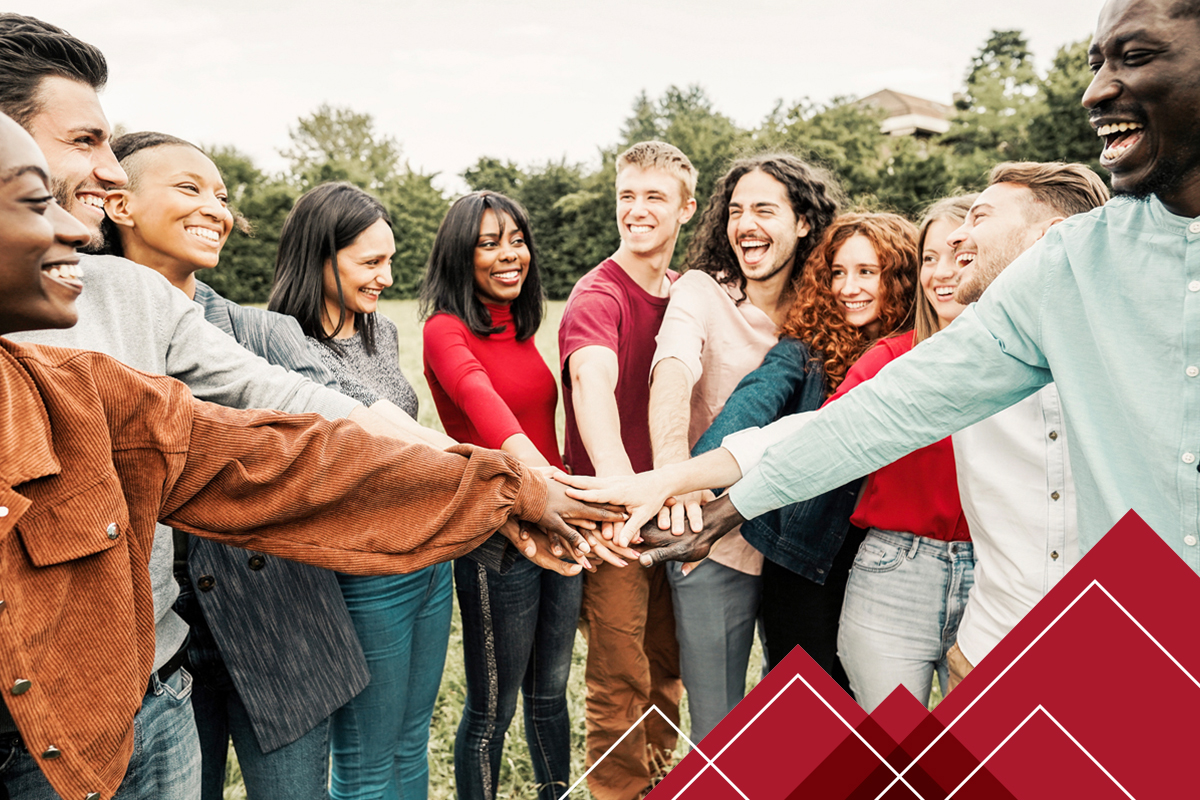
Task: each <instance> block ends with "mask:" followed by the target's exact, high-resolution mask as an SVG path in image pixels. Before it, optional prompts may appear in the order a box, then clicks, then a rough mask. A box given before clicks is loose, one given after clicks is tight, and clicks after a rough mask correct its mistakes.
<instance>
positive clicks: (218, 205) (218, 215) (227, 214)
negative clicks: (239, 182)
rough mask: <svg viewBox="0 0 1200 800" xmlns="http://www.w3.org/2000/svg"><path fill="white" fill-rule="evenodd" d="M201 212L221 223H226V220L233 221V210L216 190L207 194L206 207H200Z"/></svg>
mask: <svg viewBox="0 0 1200 800" xmlns="http://www.w3.org/2000/svg"><path fill="white" fill-rule="evenodd" d="M200 213H201V214H203V215H204V216H206V217H208V218H209V219H211V220H213V221H214V222H217V223H220V224H221V225H224V224H226V222H228V223H230V224H232V223H233V212H232V211H230V210H229V207H228V206H226V205H225V204H224V203H222V202H221V200H220V198H218V197H217V195H216V193H214V192H209V193H208V194H207V195H206V196H205V198H204V207H203V208H201V209H200Z"/></svg>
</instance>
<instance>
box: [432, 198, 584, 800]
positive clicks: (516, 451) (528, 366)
mask: <svg viewBox="0 0 1200 800" xmlns="http://www.w3.org/2000/svg"><path fill="white" fill-rule="evenodd" d="M544 304H545V301H544V298H543V296H542V288H541V279H540V276H539V272H538V259H537V251H536V249H535V247H534V243H533V232H532V231H531V230H530V226H529V218H528V215H527V214H526V213H525V209H524V208H522V207H521V205H520V204H519V203H517V202H515V201H513V200H511V199H509V198H507V197H505V196H504V195H502V194H497V193H495V192H486V191H484V192H473V193H471V194H468V195H466V196H464V197H462V198H459V199H458V200H457V201H456V202H455V203H454V204H453V205H452V206H451V207H450V210H449V211H448V212H447V214H446V218H445V219H444V220H442V224H441V227H439V228H438V233H437V238H436V239H435V240H434V244H433V250H432V252H431V253H430V256H429V265H428V268H427V270H426V273H425V278H424V281H423V282H422V284H421V312H422V315H423V316H424V317H426V322H425V329H424V353H425V376H426V378H427V379H428V381H429V387H430V389H431V391H432V393H433V399H434V402H435V403H436V404H437V408H438V414H439V416H440V417H441V420H442V425H443V426H444V427H445V428H446V432H447V433H448V434H450V435H451V436H453V437H455V438H456V439H458V440H459V441H462V442H468V443H470V444H476V445H480V446H482V447H489V448H495V449H502V450H505V451H506V452H508V453H511V454H512V455H514V456H516V457H517V458H519V459H521V460H522V461H524V462H525V463H526V464H529V465H531V466H540V467H557V468H559V469H562V466H563V462H562V457H561V455H560V452H559V446H558V438H557V434H556V431H555V410H556V408H557V405H558V387H557V385H556V384H555V381H554V375H553V374H552V373H551V372H550V369H549V367H547V366H546V363H545V361H544V360H543V359H542V356H541V354H540V353H539V352H538V349H537V346H536V344H535V343H534V338H533V337H534V334H535V333H536V332H537V330H538V326H539V325H540V323H541V321H542V314H543V311H544ZM454 577H455V586H456V591H457V594H458V604H459V610H460V612H461V614H462V623H463V651H464V663H465V667H466V677H467V697H466V704H465V707H464V709H463V716H462V719H461V721H460V722H459V726H458V735H457V737H456V739H455V744H454V775H455V784H456V787H457V791H458V796H459V797H460V798H462V800H491V799H492V798H494V797H495V796H496V792H497V782H498V780H499V776H500V766H501V761H502V757H503V751H504V737H505V733H506V731H507V730H508V727H509V724H510V723H511V721H512V717H513V714H514V713H515V711H516V705H517V697H518V695H519V694H520V695H523V698H524V708H525V739H526V741H527V742H528V744H529V751H530V754H531V756H532V760H533V770H534V775H535V777H536V780H537V783H538V797H539V798H541V800H553V798H556V797H558V796H559V795H561V794H562V793H563V792H564V791H565V790H566V789H567V787H568V786H569V785H570V723H569V720H568V717H567V700H566V691H567V678H568V675H569V674H570V668H571V649H572V646H573V644H574V641H575V624H576V620H577V618H578V616H579V603H580V599H581V597H582V589H583V583H582V576H580V575H573V576H566V575H560V574H557V573H555V572H553V571H551V570H543V569H542V568H540V567H538V566H536V565H535V564H533V563H532V562H529V561H526V560H525V559H518V560H517V561H516V563H514V564H513V566H512V567H511V568H510V569H509V570H508V571H507V572H505V573H503V574H501V573H499V572H496V571H495V570H492V569H490V568H488V567H485V566H484V565H483V564H481V563H480V562H478V561H476V560H473V559H471V558H460V559H458V560H457V561H456V562H455V564H454Z"/></svg>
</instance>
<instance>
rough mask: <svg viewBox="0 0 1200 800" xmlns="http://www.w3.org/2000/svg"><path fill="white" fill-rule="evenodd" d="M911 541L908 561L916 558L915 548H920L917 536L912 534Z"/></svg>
mask: <svg viewBox="0 0 1200 800" xmlns="http://www.w3.org/2000/svg"><path fill="white" fill-rule="evenodd" d="M912 539H913V542H912V547H910V548H908V560H909V561H912V560H913V559H914V558H916V557H917V548H919V547H920V546H921V537H920V536H917V535H916V534H915V533H914V534H913V535H912Z"/></svg>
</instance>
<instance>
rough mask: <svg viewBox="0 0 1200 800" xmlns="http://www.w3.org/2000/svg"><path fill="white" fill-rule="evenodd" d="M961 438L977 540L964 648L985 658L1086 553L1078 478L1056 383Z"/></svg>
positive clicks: (966, 501) (964, 486)
mask: <svg viewBox="0 0 1200 800" xmlns="http://www.w3.org/2000/svg"><path fill="white" fill-rule="evenodd" d="M953 441H954V464H955V470H956V472H957V474H958V494H959V497H960V498H961V499H962V506H963V512H964V513H965V514H966V515H967V522H968V524H969V525H970V527H971V541H972V542H974V544H975V584H974V586H972V587H971V594H970V597H969V600H968V602H967V606H966V609H965V610H964V612H963V617H962V622H961V623H959V626H958V646H959V649H960V650H962V653H963V655H964V656H965V657H966V659H967V660H968V661H970V662H971V663H972V664H978V663H979V662H980V661H981V660H982V659H983V657H984V656H986V655H987V654H988V653H990V652H991V650H992V648H993V647H995V646H996V645H997V644H998V643H999V642H1000V640H1001V639H1002V638H1003V637H1004V636H1005V634H1007V633H1008V632H1009V631H1010V630H1012V629H1013V627H1014V626H1016V624H1017V623H1018V622H1020V621H1021V618H1022V617H1024V616H1025V614H1026V613H1028V612H1029V610H1030V609H1032V608H1033V607H1034V605H1036V604H1037V602H1038V601H1039V600H1041V599H1042V597H1044V596H1045V595H1046V593H1047V592H1048V591H1050V589H1051V588H1052V587H1053V586H1054V584H1056V583H1058V581H1059V579H1061V578H1062V576H1063V575H1065V574H1066V572H1067V570H1068V569H1070V568H1071V567H1072V566H1074V564H1075V562H1076V561H1078V560H1079V528H1078V524H1077V522H1076V517H1075V484H1074V481H1073V480H1072V478H1071V462H1070V458H1069V457H1068V455H1067V437H1066V435H1065V428H1064V425H1063V419H1062V409H1061V407H1060V406H1059V402H1058V391H1057V389H1055V387H1054V384H1050V385H1048V386H1046V387H1045V388H1043V389H1041V390H1040V391H1038V392H1037V393H1036V394H1033V395H1030V396H1029V397H1027V398H1026V399H1024V400H1022V401H1021V402H1019V403H1017V404H1016V405H1014V406H1011V407H1009V408H1007V409H1005V410H1004V411H1001V412H1000V413H999V414H996V415H995V416H991V417H988V418H987V419H985V420H984V421H983V422H978V423H976V424H974V425H972V426H971V427H969V428H965V429H964V430H961V431H959V432H958V433H956V434H954V436H953Z"/></svg>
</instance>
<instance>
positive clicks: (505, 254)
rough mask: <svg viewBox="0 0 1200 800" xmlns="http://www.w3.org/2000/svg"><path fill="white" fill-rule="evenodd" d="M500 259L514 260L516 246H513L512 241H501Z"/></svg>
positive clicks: (515, 258)
mask: <svg viewBox="0 0 1200 800" xmlns="http://www.w3.org/2000/svg"><path fill="white" fill-rule="evenodd" d="M500 260H501V261H516V260H517V248H515V247H513V245H512V242H508V241H506V242H503V243H502V244H501V245H500Z"/></svg>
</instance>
